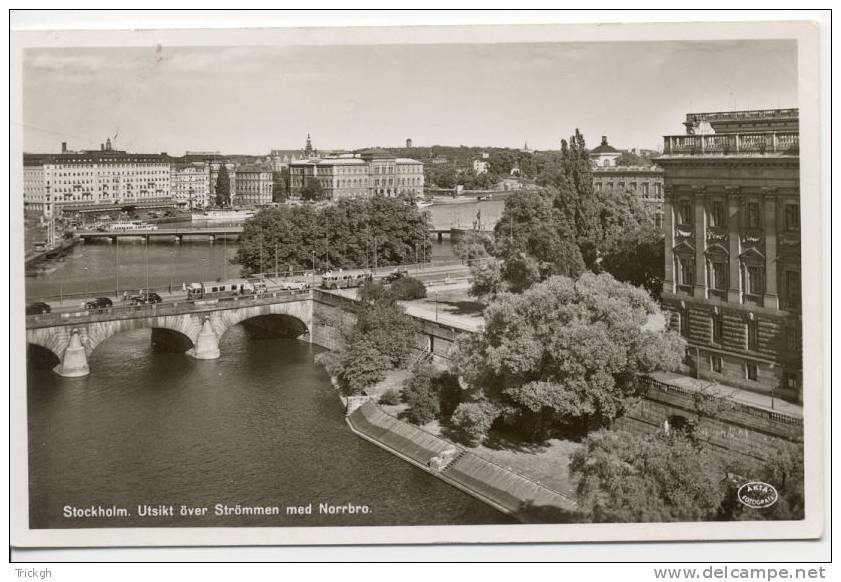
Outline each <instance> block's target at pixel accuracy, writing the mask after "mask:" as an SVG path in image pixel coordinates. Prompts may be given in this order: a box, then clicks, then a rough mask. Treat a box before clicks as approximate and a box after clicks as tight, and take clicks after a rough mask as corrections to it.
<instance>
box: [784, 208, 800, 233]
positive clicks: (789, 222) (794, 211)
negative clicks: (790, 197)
mask: <svg viewBox="0 0 841 582" xmlns="http://www.w3.org/2000/svg"><path fill="white" fill-rule="evenodd" d="M785 227H786V230H800V206H799V205H797V204H786V207H785Z"/></svg>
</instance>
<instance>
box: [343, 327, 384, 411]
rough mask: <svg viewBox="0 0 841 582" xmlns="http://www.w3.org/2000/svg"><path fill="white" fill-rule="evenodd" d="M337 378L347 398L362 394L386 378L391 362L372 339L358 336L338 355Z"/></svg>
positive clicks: (361, 335) (362, 335)
mask: <svg viewBox="0 0 841 582" xmlns="http://www.w3.org/2000/svg"><path fill="white" fill-rule="evenodd" d="M337 363H338V369H337V375H336V378H337V380H338V382H339V388H340V389H341V391H342V394H344V395H345V396H352V395H355V394H361V393H363V392H364V391H365V388H367V387H368V386H371V385H373V384H376V383H377V382H379V381H380V380H382V379H383V378H384V377H385V372H386V370H389V369H390V368H391V367H392V366H391V361H390V359H389V357H388V356H387V355H385V354H383V353H382V352H380V351H379V349H378V346H377V344H376V342H375V341H373V339H372V338H368V337H365V335H364V334H356V335H355V336H354V337H353V341H351V342H349V343H348V345H347V347H346V348H345V349H344V350H342V351H341V352H340V353H339V354H338V358H337Z"/></svg>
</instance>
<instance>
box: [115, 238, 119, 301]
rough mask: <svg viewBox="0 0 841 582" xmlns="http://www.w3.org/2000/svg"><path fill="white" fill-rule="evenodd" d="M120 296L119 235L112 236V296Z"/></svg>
mask: <svg viewBox="0 0 841 582" xmlns="http://www.w3.org/2000/svg"><path fill="white" fill-rule="evenodd" d="M119 296H120V237H118V236H115V237H114V297H119Z"/></svg>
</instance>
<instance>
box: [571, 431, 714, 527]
mask: <svg viewBox="0 0 841 582" xmlns="http://www.w3.org/2000/svg"><path fill="white" fill-rule="evenodd" d="M569 469H570V472H571V474H573V475H575V476H576V477H577V478H578V486H577V488H576V497H577V500H578V506H579V508H580V509H581V510H582V511H583V512H584V513H585V514H586V515H587V516H588V517H589V520H590V521H593V522H597V523H615V522H674V521H701V520H713V519H716V518H717V517H718V516H719V511H720V508H721V505H722V503H723V502H724V501H725V498H726V496H727V492H728V487H729V484H728V479H727V473H726V470H725V466H724V463H723V461H722V459H721V458H720V457H719V456H718V454H716V453H714V452H712V451H710V450H708V449H704V448H701V449H699V448H697V447H696V446H694V444H693V443H692V441H690V440H689V439H687V438H685V437H684V436H683V435H681V434H680V433H677V434H673V435H670V436H666V435H663V434H656V435H645V436H641V435H638V434H636V433H630V432H625V431H599V432H597V433H594V434H592V435H590V436H589V437H587V439H586V440H585V441H584V446H583V447H582V448H580V449H579V450H578V451H576V452H575V454H574V455H573V457H572V459H571V461H570V465H569Z"/></svg>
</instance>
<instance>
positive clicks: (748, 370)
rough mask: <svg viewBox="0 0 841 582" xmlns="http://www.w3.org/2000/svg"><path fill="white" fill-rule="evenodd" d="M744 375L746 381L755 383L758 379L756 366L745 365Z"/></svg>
mask: <svg viewBox="0 0 841 582" xmlns="http://www.w3.org/2000/svg"><path fill="white" fill-rule="evenodd" d="M745 375H746V376H747V378H748V380H753V381H754V382H756V381H757V380H758V379H759V370H757V367H756V364H750V363H748V364H745Z"/></svg>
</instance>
